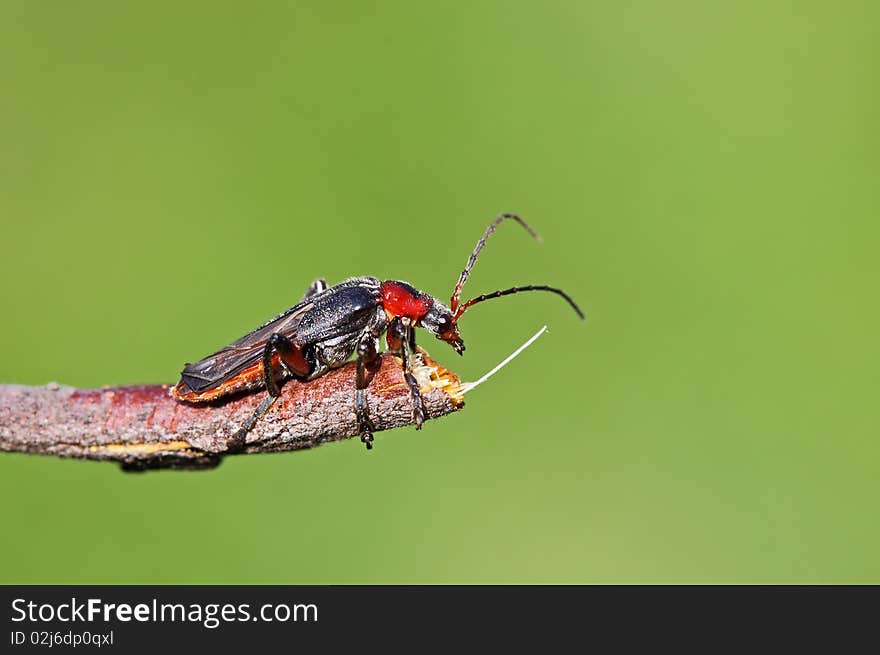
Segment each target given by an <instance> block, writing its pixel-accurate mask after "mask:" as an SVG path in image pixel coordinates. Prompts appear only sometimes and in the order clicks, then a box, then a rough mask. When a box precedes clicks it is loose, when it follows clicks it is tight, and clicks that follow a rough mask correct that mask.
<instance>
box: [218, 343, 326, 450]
mask: <svg viewBox="0 0 880 655" xmlns="http://www.w3.org/2000/svg"><path fill="white" fill-rule="evenodd" d="M274 352H277V353H278V357H279V359H280V361H281V365H282V366H283V367H284V368H286V369H287V370H288V371H290V372H291V373H293V374H295V375H299V376H301V377H305V376H306V375H308V374H309V371H310V369H311V366H310V365H309V363H308V361H307V360H306V358H305V357H304V356H303V354H302V351H300V350H299V348H297V347H296V346H295V345H293V343H292V342H291V341H290V339H288V338H287V337H285V336H284V335H283V334H281V333H279V332H275V333H273V334H272V336H271V337H269V340H268V341H266V345H265V346H264V347H263V384H264V385H265V387H266V391H268V392H269V395H268V396H266V397H265V398H264V399H263V401H262V402H261V403H260V404H259V405H258V406H257V408H256V409H255V410H254V413H253V414H251V415H250V417H249V418H248V420H247V421H245V422H244V425H242V426H241V427H240V428H239V429H238V430H237V431H236V433H235V434H234V435H232V438H230V440H229V443H228V444H227V450H229V451H230V452H241V451H242V450H244V447H245V442H246V439H247V435H248V432H250V431H251V430H253V429H254V426H255V425H256V424H257V421H259V420H260V418H261V417H262V416H263V414H265V413H266V412H267V411H269V408H270V407H271V406H272V404H273V403H274V402H275V399H276V398H277V397H278V396H280V395H281V388H280V387H279V386H278V382H277V381H276V380H275V375H274V372H273V370H272V354H273V353H274Z"/></svg>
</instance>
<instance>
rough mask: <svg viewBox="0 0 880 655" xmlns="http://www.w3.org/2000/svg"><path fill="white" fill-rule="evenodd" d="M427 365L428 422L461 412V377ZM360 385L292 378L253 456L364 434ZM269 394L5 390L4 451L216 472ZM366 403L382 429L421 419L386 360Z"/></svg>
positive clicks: (258, 432)
mask: <svg viewBox="0 0 880 655" xmlns="http://www.w3.org/2000/svg"><path fill="white" fill-rule="evenodd" d="M421 364H422V365H420V366H418V367H417V369H416V371H415V373H416V378H417V379H418V381H419V384H420V386H421V390H422V395H423V396H424V400H425V410H426V414H427V418H437V417H439V416H443V415H445V414H449V413H450V412H453V411H456V410H458V409H460V408H461V407H462V406H463V405H464V400H463V398H462V395H461V381H460V380H459V378H458V376H456V375H455V374H454V373H452V372H450V371H448V370H446V369H444V368H442V367H441V366H439V365H438V364H437V363H436V362H434V361H433V360H431V359H430V357H428V356H427V355H423V356H422V362H421ZM354 389H355V365H354V364H353V363H349V364H346V365H345V366H343V367H342V368H339V369H336V370H334V371H331V372H330V373H328V374H326V375H324V376H322V377H319V378H317V379H315V380H312V381H311V382H299V381H296V380H291V381H288V382H287V383H286V384H285V385H284V386H283V388H282V391H281V396H280V397H279V398H278V400H277V401H276V402H275V404H274V405H273V406H272V408H271V409H270V410H269V411H268V412H267V414H266V415H265V416H264V417H263V418H262V419H260V421H258V422H257V425H256V426H255V427H254V429H253V430H252V431H251V433H250V434H248V438H247V445H246V448H245V450H244V453H245V454H250V453H269V452H278V451H287V450H300V449H303V448H311V447H313V446H317V445H320V444H322V443H327V442H329V441H338V440H340V439H347V438H350V437H353V436H355V435H357V434H358V430H357V420H356V418H355V413H354ZM264 394H265V392H262V393H252V394H247V395H243V396H240V397H236V398H233V399H230V400H229V401H227V402H221V403H212V404H202V405H191V404H185V403H181V402H178V401H175V400H174V399H173V398H171V397H170V396H169V395H168V385H144V386H133V387H105V388H103V389H94V390H91V389H90V390H77V389H74V388H72V387H66V386H60V385H57V384H49V385H46V386H43V387H28V386H19V385H0V450H2V451H17V452H23V453H35V454H41V455H56V456H59V457H79V458H85V459H96V460H112V461H117V462H120V463H121V464H122V467H123V468H124V469H126V470H145V469H153V468H182V469H201V468H212V467H214V466H217V465H218V464H219V463H220V460H221V459H222V457H223V455H225V454H229V453H228V451H227V442H228V440H229V438H230V437H231V436H232V434H233V433H234V432H235V431H236V430H237V429H238V428H239V427H241V425H242V424H243V423H244V421H245V420H246V419H247V417H248V416H250V414H251V413H252V412H253V410H254V408H255V407H256V406H257V405H258V404H259V403H260V401H261V400H262V399H263V398H264ZM367 398H368V406H369V410H370V417H371V419H372V421H373V423H374V425H375V428H376V431H377V432H378V431H381V430H388V429H390V428H396V427H401V426H404V425H409V424H411V423H412V405H411V402H410V394H409V389H408V387H407V385H406V382H405V380H404V378H403V371H402V367H401V363H400V359H399V358H397V357H394V356H392V355H388V354H383V355H382V356H381V358H380V360H379V367H378V369H377V370H376V372H375V374H374V376H373V378H372V380H371V382H370V386H369V390H368V394H367Z"/></svg>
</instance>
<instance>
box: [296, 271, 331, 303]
mask: <svg viewBox="0 0 880 655" xmlns="http://www.w3.org/2000/svg"><path fill="white" fill-rule="evenodd" d="M326 290H327V280H325V279H324V278H322V277H319V278H316V279H315V281H314V282H312V283H311V284H310V285H309V288H308V289H306V293H305V295H304V296H303V299H302V301H300V302H304V301H306V300H308V299H309V298H311V297H312V296H314V295H317V294H319V293H321V292H322V291H326Z"/></svg>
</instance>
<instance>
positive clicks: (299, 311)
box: [180, 302, 314, 393]
mask: <svg viewBox="0 0 880 655" xmlns="http://www.w3.org/2000/svg"><path fill="white" fill-rule="evenodd" d="M313 307H314V303H312V302H306V303H300V304H299V305H295V306H293V307H291V308H290V309H288V310H287V311H286V312H284V313H283V314H279V315H278V316H276V317H275V318H273V319H272V320H271V321H269V322H267V323H264V324H263V325H261V326H260V327H258V328H257V329H256V330H254V331H253V332H249V333H248V334H246V335H244V336H243V337H242V338H241V339H238V340H237V341H235V342H234V343H231V344H229V345H228V346H226V347H225V348H223V349H222V350H218V351H217V352H216V353H214V354H213V355H209V356H208V357H205V358H204V359H202V360H199V361H198V362H195V363H194V364H187V365H186V367H184V369H183V371H182V372H181V374H180V377H181V381H182V382H184V383H186V384H187V385H188V386H189V387H190V389H192V390H193V391H195V392H197V393H198V392H202V391H204V390H206V389H210V388H211V387H213V386H214V385H216V384H218V383H219V382H222V381H223V380H227V379H229V378H230V377H231V376H233V375H235V374H236V373H238V372H239V371H241V370H242V369H244V368H247V367H248V366H252V365H253V364H256V363H257V362H258V361H259V360H260V357H262V355H263V349H264V348H265V346H266V342H267V341H268V340H269V337H270V336H272V334H273V333H275V332H280V333H281V334H283V335H284V336H286V337H287V338H288V339H290V340H291V341H293V342H294V343H296V342H297V338H296V337H297V327H298V326H299V324H300V322H301V321H302V319H303V317H304V316H306V315H307V314H308V313H309V312H310V311H311V310H312V308H313Z"/></svg>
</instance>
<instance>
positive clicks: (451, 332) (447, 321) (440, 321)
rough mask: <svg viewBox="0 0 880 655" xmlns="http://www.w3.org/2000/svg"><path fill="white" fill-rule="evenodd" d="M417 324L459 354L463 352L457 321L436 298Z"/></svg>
mask: <svg viewBox="0 0 880 655" xmlns="http://www.w3.org/2000/svg"><path fill="white" fill-rule="evenodd" d="M419 325H420V326H421V327H423V328H425V329H426V330H427V331H428V332H430V333H431V334H433V335H434V336H435V337H437V338H438V339H440V340H441V341H445V342H446V343H448V344H449V345H450V346H452V347H453V348H454V349H455V352H457V353H458V354H459V355H461V354H463V353H464V341H462V339H461V334H460V333H459V331H458V322H457V321H456V320H455V316H453V314H452V311H451V310H450V309H449V307H447V306H446V305H444V304H443V303H441V302H440V301H439V300H437V299H436V298H435V299H434V302H433V304H432V305H431V308H430V309H429V310H428V311H427V313H426V314H425V315H424V316H422V318H421V319H420V321H419Z"/></svg>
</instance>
